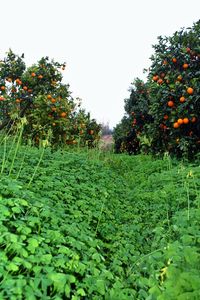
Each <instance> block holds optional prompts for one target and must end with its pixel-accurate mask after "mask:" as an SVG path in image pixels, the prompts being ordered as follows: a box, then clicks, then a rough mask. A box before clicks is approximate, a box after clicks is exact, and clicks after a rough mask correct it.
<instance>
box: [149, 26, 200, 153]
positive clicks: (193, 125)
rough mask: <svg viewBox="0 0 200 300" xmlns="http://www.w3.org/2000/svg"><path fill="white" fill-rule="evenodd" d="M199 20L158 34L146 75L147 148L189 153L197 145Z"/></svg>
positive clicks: (199, 135) (199, 120)
mask: <svg viewBox="0 0 200 300" xmlns="http://www.w3.org/2000/svg"><path fill="white" fill-rule="evenodd" d="M199 36H200V21H199V22H197V23H195V24H194V25H193V27H192V28H189V29H186V30H185V29H182V30H181V31H178V32H176V33H175V34H174V35H173V36H172V37H164V38H163V37H159V42H158V44H157V45H154V46H153V47H154V50H155V53H154V55H153V56H152V57H151V60H152V65H151V68H150V71H149V75H148V83H149V84H150V85H151V89H150V108H149V113H150V114H151V115H152V118H153V120H154V121H153V123H151V124H150V125H148V124H147V127H148V135H149V136H151V137H152V144H151V149H152V150H153V151H154V152H156V153H158V152H165V151H168V152H170V153H173V154H175V155H176V156H182V155H186V154H187V155H189V156H190V157H192V156H193V155H194V154H195V153H197V152H198V151H199V149H200V39H199Z"/></svg>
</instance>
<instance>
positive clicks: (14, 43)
mask: <svg viewBox="0 0 200 300" xmlns="http://www.w3.org/2000/svg"><path fill="white" fill-rule="evenodd" d="M0 4H1V6H0V9H1V17H0V20H1V35H0V57H1V58H3V57H4V56H5V52H6V51H7V50H8V49H9V48H11V49H12V50H13V51H14V52H15V53H16V54H21V53H24V54H25V61H26V63H27V65H28V66H29V65H31V64H33V63H35V62H37V61H38V60H39V59H40V58H41V57H42V56H49V58H53V59H55V60H56V61H59V62H64V61H66V62H67V68H66V71H65V73H64V83H69V84H70V90H71V91H72V92H73V96H74V97H80V98H81V99H82V105H83V107H84V108H85V109H86V111H88V112H91V116H92V117H93V118H96V119H97V120H98V121H99V122H105V123H107V122H109V124H110V127H113V126H115V125H116V123H118V122H119V121H120V119H121V118H122V116H123V114H124V98H126V97H128V96H129V92H128V88H129V86H130V83H131V82H132V81H133V79H134V78H136V77H139V78H142V79H144V78H145V75H144V74H143V69H144V68H148V67H149V66H150V61H149V57H150V56H151V55H152V54H153V49H152V44H155V43H157V36H159V35H162V36H164V35H171V34H173V33H174V32H175V31H176V30H179V29H180V28H181V27H189V26H192V24H193V23H194V22H196V21H197V20H198V19H199V18H200V1H199V0H190V1H188V0H182V1H181V0H176V1H175V0H168V1H161V0H29V1H28V0H17V1H16V0H9V1H8V0H0Z"/></svg>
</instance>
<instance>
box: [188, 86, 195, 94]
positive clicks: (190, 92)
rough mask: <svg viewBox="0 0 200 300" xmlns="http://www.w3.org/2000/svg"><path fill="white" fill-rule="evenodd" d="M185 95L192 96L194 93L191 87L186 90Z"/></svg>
mask: <svg viewBox="0 0 200 300" xmlns="http://www.w3.org/2000/svg"><path fill="white" fill-rule="evenodd" d="M187 93H188V94H189V95H192V94H193V93H194V90H193V88H191V87H189V88H187Z"/></svg>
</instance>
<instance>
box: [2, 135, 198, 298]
mask: <svg viewBox="0 0 200 300" xmlns="http://www.w3.org/2000/svg"><path fill="white" fill-rule="evenodd" d="M0 157H1V177H0V197H1V201H0V283H1V284H0V299H9V300H15V299H16V300H18V299H30V300H32V299H33V300H34V299H57V300H58V299H72V300H77V299H88V300H90V299H97V300H100V299H107V300H112V299H113V300H117V299H118V300H127V299H130V300H133V299H143V300H144V299H145V300H146V299H148V300H153V299H159V300H164V299H166V300H168V299H170V300H175V299H176V300H178V299H179V300H181V299H184V300H185V299H190V300H192V299H199V298H200V252H199V249H200V228H199V218H200V193H199V186H200V180H199V179H200V168H199V167H197V166H196V165H192V164H186V163H185V164H184V163H177V162H176V161H172V160H171V159H170V157H169V156H165V157H164V158H163V159H162V160H159V159H157V160H154V159H153V158H151V157H150V156H143V155H138V156H134V157H130V156H126V155H123V154H121V155H113V154H109V153H107V154H105V153H101V152H99V151H98V150H89V151H84V152H82V151H81V150H80V149H79V150H78V149H77V152H75V151H73V152H70V150H68V151H64V150H58V151H56V152H52V151H51V149H50V148H39V149H38V148H33V147H28V146H20V145H19V140H17V141H15V142H13V141H12V143H11V142H10V141H9V139H8V138H5V139H4V142H3V143H2V145H1V146H0Z"/></svg>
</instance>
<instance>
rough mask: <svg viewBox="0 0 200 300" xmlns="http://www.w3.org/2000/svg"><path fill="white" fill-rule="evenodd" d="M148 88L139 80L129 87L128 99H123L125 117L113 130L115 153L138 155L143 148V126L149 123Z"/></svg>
mask: <svg viewBox="0 0 200 300" xmlns="http://www.w3.org/2000/svg"><path fill="white" fill-rule="evenodd" d="M148 95H149V87H148V84H145V83H144V82H143V81H142V80H140V79H139V78H137V79H135V81H134V82H133V83H132V85H131V87H130V97H129V98H128V99H125V101H124V102H125V104H124V109H125V116H124V118H123V119H122V121H121V123H119V124H118V125H117V126H116V127H115V129H114V134H113V136H114V140H115V149H116V152H117V153H119V152H124V151H126V152H128V153H129V154H131V153H134V154H136V153H138V152H139V151H140V150H141V148H142V147H143V143H142V137H143V135H145V131H144V125H145V123H147V122H148V123H149V122H151V121H152V120H151V119H152V118H151V116H150V115H149V112H148V109H149V96H148Z"/></svg>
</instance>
